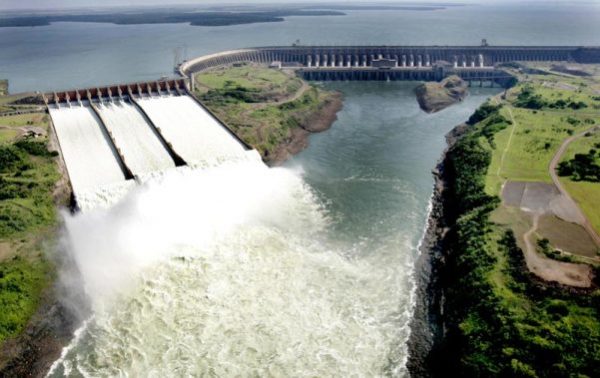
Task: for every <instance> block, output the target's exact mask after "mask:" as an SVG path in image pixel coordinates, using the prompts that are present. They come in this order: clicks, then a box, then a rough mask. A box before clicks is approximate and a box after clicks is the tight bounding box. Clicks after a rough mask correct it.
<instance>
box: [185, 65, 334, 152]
mask: <svg viewBox="0 0 600 378" xmlns="http://www.w3.org/2000/svg"><path fill="white" fill-rule="evenodd" d="M196 83H197V86H196V92H195V94H196V96H197V97H198V98H199V99H200V100H201V101H202V102H203V103H204V104H205V105H206V106H207V107H208V108H209V109H210V110H212V111H213V112H214V113H215V114H216V115H217V116H218V117H219V118H220V119H221V120H223V122H225V123H226V124H227V125H228V126H229V127H230V128H231V129H232V130H233V131H234V132H235V133H236V134H237V135H238V136H239V137H240V138H242V139H243V140H244V141H245V142H246V143H248V144H249V145H251V146H253V147H254V148H256V149H257V150H258V151H259V152H260V154H261V155H262V156H263V158H264V159H265V160H266V161H270V160H271V159H272V158H274V156H275V155H276V153H277V151H278V149H279V148H280V147H281V146H282V145H283V144H285V143H286V142H287V141H289V140H290V139H291V135H292V131H293V130H294V129H296V128H298V127H301V126H302V124H303V122H305V120H306V119H308V117H310V116H311V115H312V114H314V113H315V112H318V111H319V110H320V108H321V107H322V106H323V104H325V103H326V102H327V101H329V100H330V99H331V98H332V95H333V93H332V92H327V91H324V90H321V89H318V88H316V87H313V86H303V81H302V80H301V79H300V78H298V77H296V76H295V75H294V74H293V73H291V72H284V71H280V70H275V69H270V68H266V67H258V66H254V65H244V66H241V67H225V68H220V69H217V70H212V71H208V72H202V73H200V74H197V75H196ZM301 90H302V92H300V91H301Z"/></svg>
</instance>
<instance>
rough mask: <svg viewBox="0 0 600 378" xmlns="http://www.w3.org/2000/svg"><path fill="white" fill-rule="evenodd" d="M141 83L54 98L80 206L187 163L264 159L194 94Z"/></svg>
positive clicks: (60, 135) (102, 200) (53, 107)
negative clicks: (66, 101)
mask: <svg viewBox="0 0 600 378" xmlns="http://www.w3.org/2000/svg"><path fill="white" fill-rule="evenodd" d="M127 88H130V87H129V86H128V87H127ZM136 88H137V89H138V90H137V93H136V92H135V91H132V90H127V92H128V94H123V91H122V90H119V89H120V87H117V90H115V91H111V90H110V88H108V89H106V90H104V91H105V92H106V96H103V95H102V93H104V92H103V90H102V89H99V88H97V89H95V91H94V93H93V94H92V93H90V91H89V90H87V91H86V92H85V93H86V95H87V96H86V97H87V100H83V101H77V102H74V103H73V104H70V105H71V106H61V105H63V104H61V103H60V102H57V103H56V104H53V105H49V106H48V108H49V112H50V115H51V117H52V120H53V125H54V129H55V131H56V135H57V137H58V141H59V145H60V148H61V150H62V154H63V158H64V161H65V164H66V167H67V171H68V173H69V177H70V179H71V183H72V187H73V192H74V196H75V199H76V202H77V203H78V204H79V207H80V208H90V207H94V203H98V204H99V206H105V205H106V204H107V203H109V202H110V201H108V199H107V197H108V195H107V194H106V193H107V192H111V191H114V192H115V193H126V192H127V190H128V188H131V187H132V186H133V185H134V184H135V182H138V183H144V182H147V181H148V180H150V179H152V178H156V177H159V176H161V175H162V173H163V172H166V171H168V170H172V169H175V168H176V167H180V166H183V165H189V166H191V167H203V168H205V167H210V166H217V165H220V164H223V163H225V162H232V161H249V160H250V161H260V160H261V159H260V155H259V154H258V153H257V152H256V151H254V150H252V149H249V148H248V147H247V146H246V145H245V144H244V143H243V142H241V141H240V140H239V139H237V137H236V136H235V135H232V133H231V132H230V131H229V130H228V129H227V128H226V127H225V126H224V125H223V124H221V123H220V122H219V121H218V120H217V119H216V118H215V117H214V116H213V115H212V114H211V113H209V112H208V111H207V110H206V109H205V108H204V107H203V106H202V105H200V104H199V103H198V102H197V101H196V100H195V99H193V98H192V97H191V96H189V95H187V94H183V93H181V92H179V91H170V90H166V88H163V90H161V88H160V85H159V84H158V83H157V84H156V88H152V86H151V85H150V84H143V85H141V86H137V87H136ZM75 93H76V94H79V91H76V92H75ZM59 97H60V96H59V95H56V94H55V95H54V99H57V98H59ZM63 97H64V98H67V99H68V98H69V96H68V94H66V93H65V94H64V96H63ZM80 98H81V97H80V96H77V99H78V100H79V99H80ZM133 179H135V180H133ZM113 197H114V198H119V197H122V194H119V195H115V196H113ZM114 198H113V201H112V202H114ZM82 204H83V205H82Z"/></svg>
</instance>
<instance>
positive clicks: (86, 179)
mask: <svg viewBox="0 0 600 378" xmlns="http://www.w3.org/2000/svg"><path fill="white" fill-rule="evenodd" d="M50 115H51V116H52V120H53V122H54V128H55V129H56V134H57V136H58V141H59V143H60V147H61V150H62V153H63V156H64V159H65V164H66V165H67V171H68V172H69V178H70V179H71V184H72V185H73V191H74V192H75V195H77V194H78V193H81V192H84V191H86V190H95V189H98V188H99V187H102V186H104V185H107V184H112V183H117V182H120V181H124V180H125V175H124V173H123V170H122V169H121V166H120V165H119V160H118V157H117V153H116V151H115V150H114V148H113V147H112V146H111V144H110V141H109V138H108V135H106V133H105V132H104V131H103V130H102V128H101V126H100V121H99V120H98V117H96V115H95V114H94V112H93V110H92V109H91V108H90V107H89V106H74V107H72V108H69V107H62V108H60V109H57V108H55V107H53V106H51V107H50Z"/></svg>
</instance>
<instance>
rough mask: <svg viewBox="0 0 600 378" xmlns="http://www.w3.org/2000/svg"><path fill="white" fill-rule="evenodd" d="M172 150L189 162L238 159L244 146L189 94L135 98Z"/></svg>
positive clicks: (202, 164) (201, 162)
mask: <svg viewBox="0 0 600 378" xmlns="http://www.w3.org/2000/svg"><path fill="white" fill-rule="evenodd" d="M137 101H138V103H139V105H140V106H141V107H142V109H144V111H145V112H146V114H147V115H148V117H150V119H151V120H152V122H153V123H154V125H156V127H157V128H158V129H159V130H160V132H161V134H162V135H163V137H164V138H165V140H166V141H167V142H169V143H170V144H171V145H172V147H173V149H174V150H175V152H176V153H177V154H179V156H181V157H182V158H183V160H185V161H186V162H187V163H188V164H190V165H201V166H204V165H205V164H206V163H207V162H214V161H218V162H223V161H227V160H230V159H232V158H238V157H239V156H240V155H242V154H243V152H244V148H243V147H242V145H241V144H240V143H239V142H237V141H236V140H235V139H234V138H232V137H231V135H229V133H228V132H227V131H226V130H225V129H224V128H223V126H221V125H220V124H219V123H218V122H217V121H216V120H215V119H213V118H212V117H211V116H210V114H209V113H207V112H206V110H204V109H203V108H202V107H201V106H200V105H198V104H197V103H196V102H195V101H194V100H193V99H192V98H190V97H189V96H163V97H158V96H157V97H150V98H149V97H143V98H141V99H138V100H137Z"/></svg>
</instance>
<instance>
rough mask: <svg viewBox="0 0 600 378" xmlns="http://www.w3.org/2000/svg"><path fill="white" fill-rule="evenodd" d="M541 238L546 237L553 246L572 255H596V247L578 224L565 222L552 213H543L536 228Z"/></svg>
mask: <svg viewBox="0 0 600 378" xmlns="http://www.w3.org/2000/svg"><path fill="white" fill-rule="evenodd" d="M537 233H538V235H539V236H540V237H541V238H546V239H548V240H549V241H550V244H551V245H552V246H553V247H554V248H558V249H560V250H562V251H565V252H569V253H572V254H574V255H580V256H586V257H596V256H597V252H598V247H597V246H596V244H595V243H594V241H593V240H592V238H591V237H590V235H589V234H588V233H587V231H586V230H585V229H584V228H583V227H581V226H580V225H578V224H575V223H570V222H565V221H564V220H562V219H560V218H557V217H556V216H554V215H543V216H541V217H540V222H539V226H538V230H537Z"/></svg>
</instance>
